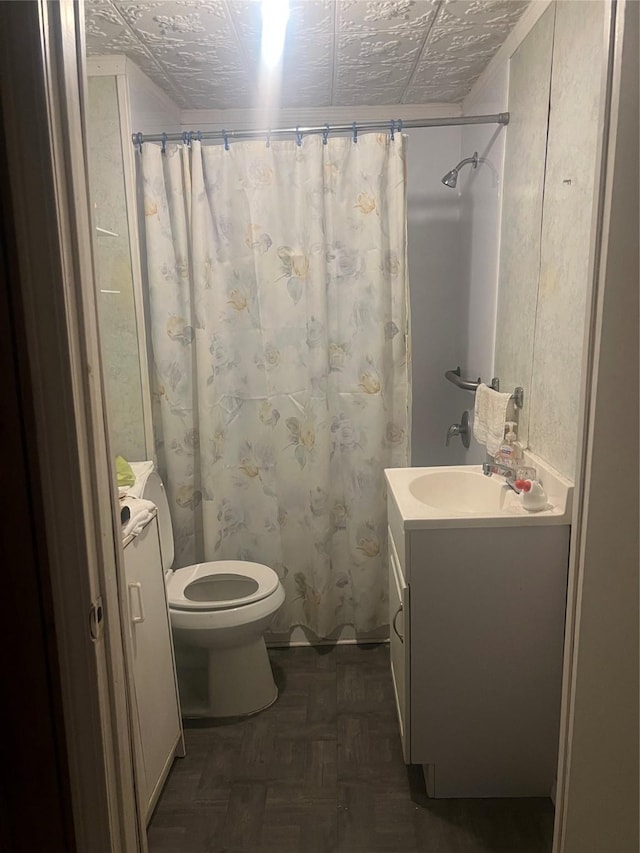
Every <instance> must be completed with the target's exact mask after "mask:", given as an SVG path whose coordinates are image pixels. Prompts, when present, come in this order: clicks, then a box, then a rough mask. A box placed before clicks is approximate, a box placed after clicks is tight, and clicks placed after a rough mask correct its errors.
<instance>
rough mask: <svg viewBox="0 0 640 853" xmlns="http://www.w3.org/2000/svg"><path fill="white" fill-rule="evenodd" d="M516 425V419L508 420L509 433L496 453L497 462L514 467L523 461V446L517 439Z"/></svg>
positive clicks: (507, 428)
mask: <svg viewBox="0 0 640 853" xmlns="http://www.w3.org/2000/svg"><path fill="white" fill-rule="evenodd" d="M516 425H517V424H516V422H515V421H507V422H506V424H505V427H506V430H507V434H506V435H505V437H504V441H503V442H502V444H501V445H500V447H499V449H498V452H497V453H496V455H495V460H496V462H499V463H500V464H502V465H508V466H509V467H510V468H514V469H515V468H517V466H518V464H519V463H520V462H521V461H522V447H521V446H520V444H519V442H518V440H517V435H516V431H515V427H516Z"/></svg>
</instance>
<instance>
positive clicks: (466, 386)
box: [444, 365, 524, 409]
mask: <svg viewBox="0 0 640 853" xmlns="http://www.w3.org/2000/svg"><path fill="white" fill-rule="evenodd" d="M444 375H445V378H446V379H448V380H449V382H453V384H454V385H455V386H456V387H457V388H462V390H463V391H472V392H473V393H474V394H475V392H476V390H477V388H478V385H480V383H481V382H482V379H481V378H480V377H479V376H478V378H477V379H463V378H462V371H461V370H460V365H458V366H457V367H456V369H455V370H447V371H445V374H444ZM489 387H490V388H493V390H494V391H499V390H500V380H499V379H498V377H497V376H494V377H493V379H492V380H491V383H490V385H489ZM511 396H512V397H513V402H514V404H515V406H516V408H517V409H521V408H522V407H523V406H524V388H522V387H521V386H518V387H517V388H516V389H515V390H514V392H513V394H512V395H511Z"/></svg>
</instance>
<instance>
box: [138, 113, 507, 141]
mask: <svg viewBox="0 0 640 853" xmlns="http://www.w3.org/2000/svg"><path fill="white" fill-rule="evenodd" d="M467 124H502V125H506V124H509V113H494V114H491V115H480V116H443V117H442V118H422V119H410V120H409V121H402V122H401V121H400V120H396V121H395V122H391V121H384V122H383V121H364V122H361V123H360V122H355V127H356V128H357V130H358V132H365V133H366V132H367V131H368V130H377V131H389V130H392V131H401V130H408V129H409V128H418V127H457V126H460V125H467ZM353 132H354V123H351V124H334V125H326V124H325V125H317V126H311V127H276V128H269V129H265V130H256V129H246V130H211V131H190V132H187V133H154V134H148V135H147V134H144V133H132V134H131V141H132V142H133V144H134V145H137V146H140V145H142V144H143V143H144V142H183V141H186V140H187V138H188V139H189V140H190V139H191V138H195V139H198V140H200V139H217V140H220V141H221V142H222V141H227V140H231V139H256V138H257V139H259V138H261V137H269V138H273V137H274V136H298V137H300V136H310V135H312V134H318V135H321V134H326V133H348V134H352V133H353Z"/></svg>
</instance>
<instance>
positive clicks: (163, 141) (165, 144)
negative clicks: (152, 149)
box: [161, 133, 167, 154]
mask: <svg viewBox="0 0 640 853" xmlns="http://www.w3.org/2000/svg"><path fill="white" fill-rule="evenodd" d="M161 151H162V153H163V154H166V153H167V134H166V133H163V134H162V148H161Z"/></svg>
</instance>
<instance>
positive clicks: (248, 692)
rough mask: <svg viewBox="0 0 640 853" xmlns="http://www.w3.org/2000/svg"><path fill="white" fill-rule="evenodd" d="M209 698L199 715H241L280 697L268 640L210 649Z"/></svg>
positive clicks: (260, 638)
mask: <svg viewBox="0 0 640 853" xmlns="http://www.w3.org/2000/svg"><path fill="white" fill-rule="evenodd" d="M208 682H209V684H208V686H209V697H208V703H207V707H206V708H203V709H201V710H200V709H198V712H197V714H189V716H198V717H240V716H247V715H248V714H255V713H256V712H257V711H262V710H264V709H265V708H268V707H269V705H273V703H274V702H275V701H276V699H277V698H278V688H277V687H276V683H275V681H274V680H273V673H272V671H271V663H270V662H269V655H268V654H267V647H266V646H265V643H264V639H263V638H262V637H259V638H258V639H257V640H252V641H251V642H250V643H247V644H245V645H242V646H235V647H234V648H231V649H220V648H216V649H209V677H208Z"/></svg>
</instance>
